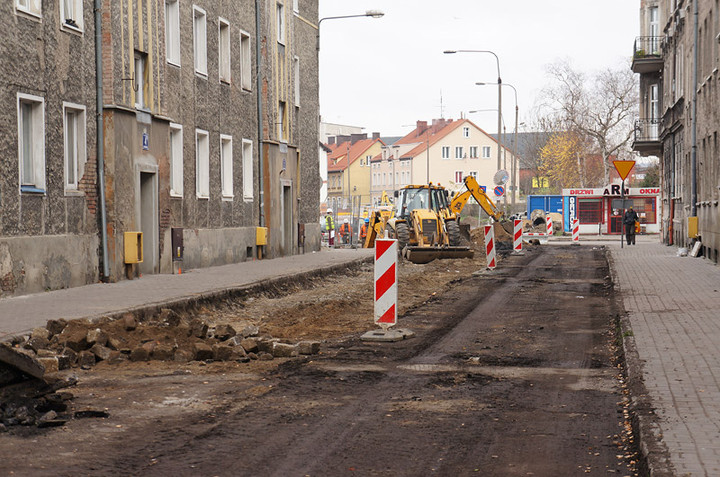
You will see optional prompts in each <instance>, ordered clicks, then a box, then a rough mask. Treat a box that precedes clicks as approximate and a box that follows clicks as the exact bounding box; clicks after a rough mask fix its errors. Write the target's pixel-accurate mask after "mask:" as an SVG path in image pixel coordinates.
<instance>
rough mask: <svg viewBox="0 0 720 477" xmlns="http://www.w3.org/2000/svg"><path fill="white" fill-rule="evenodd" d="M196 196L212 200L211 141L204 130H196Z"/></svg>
mask: <svg viewBox="0 0 720 477" xmlns="http://www.w3.org/2000/svg"><path fill="white" fill-rule="evenodd" d="M195 194H196V195H197V197H198V198H199V199H208V198H210V139H209V138H208V132H207V131H203V130H202V129H196V130H195Z"/></svg>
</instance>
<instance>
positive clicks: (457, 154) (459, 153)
mask: <svg viewBox="0 0 720 477" xmlns="http://www.w3.org/2000/svg"><path fill="white" fill-rule="evenodd" d="M462 158H463V147H462V146H455V159H462Z"/></svg>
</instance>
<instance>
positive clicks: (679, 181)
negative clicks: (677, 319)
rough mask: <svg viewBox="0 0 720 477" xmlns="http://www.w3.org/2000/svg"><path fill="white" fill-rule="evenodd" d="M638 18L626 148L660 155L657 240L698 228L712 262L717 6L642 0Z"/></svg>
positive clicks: (717, 239) (719, 242) (718, 175)
mask: <svg viewBox="0 0 720 477" xmlns="http://www.w3.org/2000/svg"><path fill="white" fill-rule="evenodd" d="M640 22H641V23H640V32H641V36H640V37H638V38H637V39H636V41H635V45H634V54H633V62H632V69H633V71H635V72H636V73H639V74H640V118H639V119H638V121H637V123H636V127H635V137H634V142H633V149H634V150H635V151H637V152H639V153H640V154H642V155H646V156H657V157H659V158H660V165H661V174H662V176H661V185H662V211H661V212H662V228H661V230H662V235H663V241H664V242H665V243H667V244H668V245H670V244H676V245H678V246H686V245H688V244H689V243H690V240H691V239H692V238H695V234H694V231H695V228H697V238H698V239H699V240H700V241H701V243H702V251H703V255H704V256H705V257H707V258H709V259H710V260H713V261H714V262H717V261H718V251H719V250H720V205H719V204H718V201H719V200H720V157H719V155H720V149H719V148H718V139H717V132H718V129H719V127H720V115H719V114H718V111H719V110H718V108H717V104H718V101H720V96H719V94H718V87H717V85H718V80H719V79H720V78H719V77H718V68H719V67H720V43H719V42H718V38H719V35H720V7H718V3H717V2H716V1H715V0H696V1H695V2H692V1H689V0H641V2H640ZM696 38H697V42H696V40H695V39H696ZM695 110H696V112H697V113H696V114H695ZM695 224H697V225H695Z"/></svg>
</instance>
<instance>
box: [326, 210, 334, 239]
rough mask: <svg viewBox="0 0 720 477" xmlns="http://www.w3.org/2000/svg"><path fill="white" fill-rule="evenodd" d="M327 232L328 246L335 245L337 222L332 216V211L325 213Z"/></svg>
mask: <svg viewBox="0 0 720 477" xmlns="http://www.w3.org/2000/svg"><path fill="white" fill-rule="evenodd" d="M325 231H326V232H327V233H328V245H329V246H330V247H332V246H333V245H335V221H334V220H333V216H332V209H328V210H327V211H326V212H325Z"/></svg>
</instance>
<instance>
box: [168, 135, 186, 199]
mask: <svg viewBox="0 0 720 477" xmlns="http://www.w3.org/2000/svg"><path fill="white" fill-rule="evenodd" d="M170 195H171V196H173V197H182V196H183V130H182V126H181V125H179V124H174V123H170Z"/></svg>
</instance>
